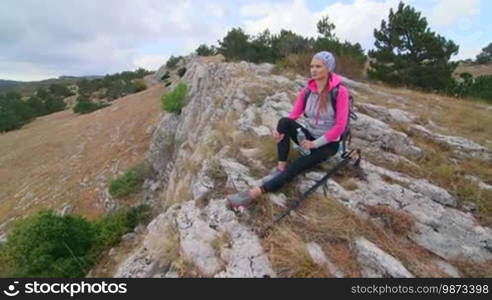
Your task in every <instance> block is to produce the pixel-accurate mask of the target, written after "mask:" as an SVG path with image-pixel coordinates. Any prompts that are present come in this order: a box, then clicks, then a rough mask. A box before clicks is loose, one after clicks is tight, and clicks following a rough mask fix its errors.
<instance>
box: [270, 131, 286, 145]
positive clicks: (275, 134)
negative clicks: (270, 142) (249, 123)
mask: <svg viewBox="0 0 492 300" xmlns="http://www.w3.org/2000/svg"><path fill="white" fill-rule="evenodd" d="M284 136H285V134H283V133H279V132H278V131H277V130H274V131H273V139H274V140H275V142H276V143H277V144H278V143H280V141H281V140H282V139H283V138H284Z"/></svg>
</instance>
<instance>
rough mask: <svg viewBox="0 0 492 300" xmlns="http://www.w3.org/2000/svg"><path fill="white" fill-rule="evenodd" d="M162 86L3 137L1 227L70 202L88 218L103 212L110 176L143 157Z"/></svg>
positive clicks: (38, 122) (156, 116) (51, 117)
mask: <svg viewBox="0 0 492 300" xmlns="http://www.w3.org/2000/svg"><path fill="white" fill-rule="evenodd" d="M162 92H163V88H162V87H160V86H155V87H152V88H150V89H148V90H146V91H143V92H141V93H138V94H133V95H130V96H127V97H123V98H121V99H119V100H116V101H114V102H113V105H112V106H110V107H107V108H104V109H101V110H99V111H96V112H94V113H91V114H87V115H77V114H74V113H73V112H72V111H71V110H65V111H62V112H58V113H54V114H51V115H48V116H44V117H40V118H38V119H36V120H35V121H33V122H31V123H29V124H27V125H26V126H24V127H23V128H22V129H20V130H15V131H11V132H7V133H4V134H1V135H0V145H1V147H0V203H1V206H0V224H1V223H4V222H5V221H7V220H9V219H11V218H15V217H18V216H21V215H24V214H26V213H30V212H32V211H35V210H37V209H39V208H40V207H52V208H55V209H59V208H61V207H63V206H64V205H65V204H67V203H68V204H70V205H72V207H73V212H74V213H78V214H82V215H84V216H87V217H89V218H93V217H96V216H98V215H99V214H100V213H102V212H103V209H104V207H103V203H101V199H103V198H104V197H103V195H104V193H105V190H106V186H107V182H108V178H109V177H110V176H113V174H114V172H121V171H124V170H125V169H127V168H128V167H130V166H132V165H134V164H136V163H138V162H140V161H141V160H143V158H144V153H145V151H147V149H148V146H149V141H150V137H151V135H150V133H149V131H147V129H148V128H149V126H151V125H153V124H156V123H157V121H158V120H159V116H160V114H161V111H160V107H159V105H160V102H159V97H160V95H161V94H162Z"/></svg>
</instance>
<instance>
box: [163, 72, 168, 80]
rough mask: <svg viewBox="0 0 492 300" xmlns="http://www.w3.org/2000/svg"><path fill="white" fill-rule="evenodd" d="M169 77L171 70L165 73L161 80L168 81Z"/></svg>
mask: <svg viewBox="0 0 492 300" xmlns="http://www.w3.org/2000/svg"><path fill="white" fill-rule="evenodd" d="M167 79H169V71H167V72H166V73H165V74H164V75H162V77H161V80H162V81H166V80H167Z"/></svg>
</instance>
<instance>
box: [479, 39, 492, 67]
mask: <svg viewBox="0 0 492 300" xmlns="http://www.w3.org/2000/svg"><path fill="white" fill-rule="evenodd" d="M475 62H476V63H477V64H492V43H490V44H489V45H488V46H487V47H485V48H483V49H482V52H481V53H480V54H479V55H477V60H476V61H475Z"/></svg>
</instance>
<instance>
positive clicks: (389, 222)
mask: <svg viewBox="0 0 492 300" xmlns="http://www.w3.org/2000/svg"><path fill="white" fill-rule="evenodd" d="M366 209H367V212H368V213H369V215H370V216H371V217H376V218H379V219H380V220H381V221H382V222H383V224H384V226H385V228H387V229H389V230H391V231H392V232H393V233H395V234H396V235H407V234H408V233H410V232H412V231H413V230H414V227H415V220H414V219H412V217H410V216H409V215H407V214H406V213H403V212H401V211H397V210H395V209H393V208H391V207H388V206H385V205H374V206H366Z"/></svg>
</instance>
